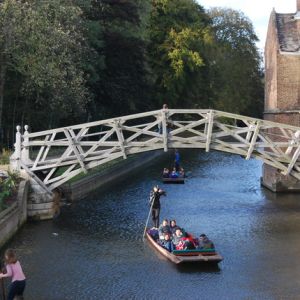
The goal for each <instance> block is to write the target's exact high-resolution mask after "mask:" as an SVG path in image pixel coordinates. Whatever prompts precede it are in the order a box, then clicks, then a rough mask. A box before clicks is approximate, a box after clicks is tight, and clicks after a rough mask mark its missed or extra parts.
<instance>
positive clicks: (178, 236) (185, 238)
mask: <svg viewBox="0 0 300 300" xmlns="http://www.w3.org/2000/svg"><path fill="white" fill-rule="evenodd" d="M173 244H174V245H175V247H176V250H191V249H195V248H196V243H195V240H194V238H193V237H192V236H191V235H189V234H186V233H184V232H183V231H182V230H181V229H176V231H175V234H174V236H173Z"/></svg>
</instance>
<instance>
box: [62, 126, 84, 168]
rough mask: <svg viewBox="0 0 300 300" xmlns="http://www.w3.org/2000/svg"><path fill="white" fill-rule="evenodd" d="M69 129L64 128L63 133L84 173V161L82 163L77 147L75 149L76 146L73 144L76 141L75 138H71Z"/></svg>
mask: <svg viewBox="0 0 300 300" xmlns="http://www.w3.org/2000/svg"><path fill="white" fill-rule="evenodd" d="M70 130H71V129H66V128H65V129H64V132H65V135H66V137H67V139H68V140H69V143H70V146H71V149H73V152H74V154H75V156H76V158H77V160H78V162H79V164H80V166H81V169H82V171H83V172H84V173H87V170H86V168H85V166H84V163H83V159H82V158H81V156H80V153H79V151H78V149H77V146H76V145H75V143H76V142H77V141H76V140H75V141H74V140H73V139H72V136H71V133H70Z"/></svg>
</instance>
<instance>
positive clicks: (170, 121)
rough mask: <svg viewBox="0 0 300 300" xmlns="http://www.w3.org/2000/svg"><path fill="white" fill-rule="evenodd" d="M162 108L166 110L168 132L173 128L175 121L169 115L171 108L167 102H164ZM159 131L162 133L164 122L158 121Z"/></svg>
mask: <svg viewBox="0 0 300 300" xmlns="http://www.w3.org/2000/svg"><path fill="white" fill-rule="evenodd" d="M162 109H163V110H164V111H165V114H166V126H167V132H168V133H169V132H170V130H171V128H172V127H173V122H172V120H171V118H170V116H169V111H168V110H169V108H168V105H167V104H164V105H163V107H162ZM158 132H159V133H160V134H162V123H161V122H160V123H158Z"/></svg>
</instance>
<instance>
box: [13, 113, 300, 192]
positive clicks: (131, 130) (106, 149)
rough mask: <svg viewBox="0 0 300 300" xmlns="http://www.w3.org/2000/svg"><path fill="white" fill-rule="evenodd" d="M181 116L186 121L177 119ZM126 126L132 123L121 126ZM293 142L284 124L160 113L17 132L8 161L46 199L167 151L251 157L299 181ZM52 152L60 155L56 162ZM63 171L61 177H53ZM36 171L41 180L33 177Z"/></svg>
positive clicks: (299, 146) (298, 132) (294, 131)
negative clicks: (77, 179) (81, 180)
mask: <svg viewBox="0 0 300 300" xmlns="http://www.w3.org/2000/svg"><path fill="white" fill-rule="evenodd" d="M175 115H176V119H175V118H174V117H175ZM182 115H185V116H187V117H188V116H189V115H191V118H190V119H189V120H188V119H187V118H186V117H185V116H183V117H182V119H181V117H180V116H182ZM131 120H136V121H134V122H129V123H130V124H128V123H126V122H127V121H131ZM227 120H229V121H227ZM237 121H238V122H237ZM141 122H142V124H141ZM239 123H241V124H239ZM169 124H172V129H170V128H168V126H169ZM97 127H99V128H97ZM91 128H93V131H92V132H91V133H88V132H89V130H90V129H91ZM94 131H96V132H94ZM278 131H279V132H278ZM299 137H300V128H299V127H296V126H292V125H288V124H282V123H276V122H272V121H268V120H260V119H256V118H252V117H247V116H242V115H237V114H233V113H227V112H223V111H218V110H212V109H162V110H155V111H149V112H145V113H138V114H133V115H127V116H123V117H115V118H110V119H106V120H101V121H94V122H89V123H85V124H77V125H72V126H67V127H61V128H56V129H50V130H45V131H40V132H34V133H29V132H28V126H25V132H24V134H21V131H20V127H18V129H17V135H16V147H15V148H16V149H15V152H14V154H13V156H12V161H13V162H14V164H15V167H16V169H20V168H23V169H24V170H26V172H27V173H28V174H29V175H30V176H31V177H33V178H34V179H35V180H36V181H37V182H38V183H39V184H40V185H41V186H42V187H43V188H44V189H45V190H47V192H49V193H51V190H53V189H54V188H55V187H57V186H59V185H60V184H62V183H63V182H65V181H67V180H68V179H70V178H71V177H73V176H75V175H77V174H78V173H80V172H87V170H89V169H91V168H93V167H95V166H97V165H101V164H103V163H106V162H108V161H110V160H113V159H116V158H118V157H123V158H126V157H127V155H131V154H134V153H140V152H145V151H151V150H157V149H164V151H167V150H168V148H202V149H205V150H206V151H209V150H210V149H214V150H219V151H224V152H230V153H235V154H239V155H243V156H245V157H246V159H249V158H250V157H256V158H258V159H261V160H262V161H263V162H264V163H266V164H269V165H271V166H273V167H275V168H277V169H279V170H280V171H281V172H282V173H283V174H285V175H288V174H291V175H292V176H294V177H296V178H297V179H299V180H300V163H299V162H298V157H299V155H300V142H299ZM31 147H39V151H38V153H37V156H36V157H33V156H32V155H31V154H30V149H31ZM52 147H56V148H57V149H60V148H61V149H63V150H64V151H63V153H62V154H59V156H58V154H57V156H58V157H56V156H55V155H54V154H53V152H51V151H52ZM63 168H66V169H64V170H63V174H56V173H57V170H58V169H61V170H62V169H63ZM41 171H43V172H45V178H42V179H41V178H39V176H40V175H37V174H38V172H41Z"/></svg>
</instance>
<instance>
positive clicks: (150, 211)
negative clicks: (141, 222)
mask: <svg viewBox="0 0 300 300" xmlns="http://www.w3.org/2000/svg"><path fill="white" fill-rule="evenodd" d="M153 203H154V199H153V200H152V203H151V206H150V210H149V214H148V218H147V221H146V225H145V229H144V233H143V241H144V240H145V235H146V230H147V226H148V222H149V219H150V215H151V211H152V207H153Z"/></svg>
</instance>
